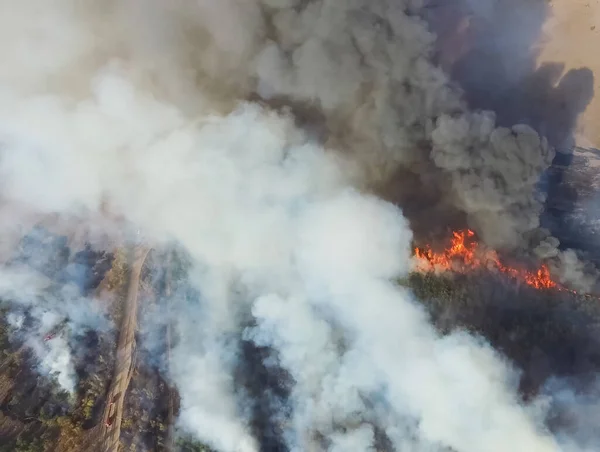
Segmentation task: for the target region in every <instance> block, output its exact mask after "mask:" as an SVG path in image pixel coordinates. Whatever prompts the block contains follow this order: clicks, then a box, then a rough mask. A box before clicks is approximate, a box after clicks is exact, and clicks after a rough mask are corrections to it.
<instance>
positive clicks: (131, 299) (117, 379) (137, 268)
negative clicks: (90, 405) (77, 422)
mask: <svg viewBox="0 0 600 452" xmlns="http://www.w3.org/2000/svg"><path fill="white" fill-rule="evenodd" d="M149 251H150V248H149V247H147V246H137V247H136V248H135V249H134V250H133V253H132V254H133V256H132V258H131V259H132V264H131V275H130V279H129V288H128V291H127V299H126V301H125V306H124V312H123V318H122V321H121V329H120V333H119V342H118V345H117V356H116V359H115V370H114V376H113V379H112V382H111V386H110V389H109V391H108V396H107V399H106V406H105V408H104V414H103V417H102V436H103V438H104V439H103V441H102V443H103V450H104V451H105V452H117V451H118V449H119V438H120V436H121V420H122V418H123V403H124V400H125V393H126V391H127V388H128V386H129V381H130V380H131V373H132V371H133V366H134V357H133V356H134V353H135V347H136V344H135V330H136V324H137V311H138V291H139V285H140V277H141V274H142V267H143V266H144V261H145V260H146V256H147V255H148V252H149Z"/></svg>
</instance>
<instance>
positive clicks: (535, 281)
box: [414, 229, 564, 290]
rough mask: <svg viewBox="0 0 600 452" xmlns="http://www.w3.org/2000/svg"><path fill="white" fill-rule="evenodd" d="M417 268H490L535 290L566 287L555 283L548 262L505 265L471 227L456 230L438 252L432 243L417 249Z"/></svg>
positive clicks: (426, 269)
mask: <svg viewBox="0 0 600 452" xmlns="http://www.w3.org/2000/svg"><path fill="white" fill-rule="evenodd" d="M414 253H415V261H416V270H417V271H420V272H445V271H454V272H459V273H464V272H469V271H473V270H480V269H489V270H492V271H497V272H500V273H502V274H505V275H507V276H509V277H510V278H513V279H515V280H517V281H520V282H524V283H525V284H527V285H529V286H531V287H534V288H536V289H559V290H564V288H563V287H561V286H559V285H558V283H556V282H555V281H554V280H553V279H552V277H551V275H550V270H549V269H548V267H547V266H546V265H541V266H540V267H539V268H538V269H537V270H536V271H530V270H526V269H523V268H516V267H511V266H508V265H505V264H504V263H502V261H501V260H500V258H499V257H498V253H497V252H496V251H494V250H490V249H486V248H485V247H484V246H482V245H480V244H479V243H478V241H477V239H476V237H475V233H474V232H473V231H471V230H470V229H467V230H465V231H454V232H453V233H452V240H451V243H450V246H448V247H447V248H446V249H445V250H443V251H440V252H436V251H434V250H433V248H432V247H431V246H430V245H425V246H424V247H416V248H415V249H414Z"/></svg>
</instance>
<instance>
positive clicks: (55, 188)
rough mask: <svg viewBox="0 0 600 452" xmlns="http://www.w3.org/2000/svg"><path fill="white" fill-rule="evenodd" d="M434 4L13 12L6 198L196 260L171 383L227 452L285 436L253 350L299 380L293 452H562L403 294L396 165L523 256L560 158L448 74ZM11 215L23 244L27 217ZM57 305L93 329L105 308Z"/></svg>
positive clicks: (468, 341)
mask: <svg viewBox="0 0 600 452" xmlns="http://www.w3.org/2000/svg"><path fill="white" fill-rule="evenodd" d="M420 4H421V2H420V1H417V0H415V1H391V0H370V1H367V0H364V1H363V0H344V1H339V0H336V1H335V2H334V1H328V0H322V1H310V2H302V1H292V0H289V1H284V0H279V1H276V0H269V1H266V0H265V1H259V0H255V1H250V2H248V1H241V0H228V1H219V2H213V1H208V0H203V1H197V2H184V1H182V0H175V1H172V2H160V1H150V2H148V1H143V2H142V1H140V0H121V1H106V2H102V3H101V4H99V3H98V2H94V1H92V0H84V1H75V0H55V1H53V2H51V3H48V2H45V1H42V0H22V1H21V2H19V3H18V4H14V3H12V2H8V1H0V55H1V56H2V60H3V65H2V68H0V143H1V146H0V190H1V192H2V196H3V197H4V198H6V199H7V200H9V201H10V202H11V203H13V204H14V203H16V204H17V205H19V206H22V209H23V211H24V212H34V213H35V215H39V216H41V217H45V216H48V215H58V216H60V217H61V218H70V219H73V221H79V222H84V223H85V222H86V221H87V222H88V223H89V219H90V218H93V217H94V216H101V217H102V218H103V221H104V222H105V223H104V224H105V225H106V227H107V230H108V231H109V233H110V234H117V233H116V232H115V231H118V230H119V227H123V226H122V225H123V224H128V225H133V226H134V227H136V228H138V227H139V228H141V229H142V230H143V233H144V236H145V237H146V238H147V240H148V241H149V242H150V243H151V245H153V246H155V247H160V246H163V245H166V244H170V243H173V242H175V243H177V245H178V246H179V247H181V248H183V249H184V250H185V252H186V253H187V255H189V257H190V260H191V262H192V266H191V269H190V272H189V281H190V284H191V285H192V286H193V287H194V288H195V289H196V295H195V296H192V297H190V296H187V295H186V296H181V295H180V296H178V297H175V300H173V304H172V314H171V315H172V317H173V321H174V327H175V328H176V330H177V335H178V340H177V342H176V344H175V347H174V349H173V351H172V354H171V376H172V378H173V381H174V383H175V384H176V386H177V387H178V390H179V392H180V394H181V396H182V409H181V415H180V419H179V422H180V425H181V427H182V428H183V429H185V430H187V431H189V432H191V433H192V434H194V435H195V436H196V437H198V438H199V439H201V440H202V441H205V442H206V443H208V444H209V445H211V446H212V447H214V448H215V449H217V450H219V451H224V452H229V451H231V452H251V451H257V450H260V449H261V447H263V445H261V444H260V443H259V441H258V439H257V438H256V437H255V435H254V434H253V432H252V431H251V428H250V414H249V410H248V406H249V400H248V397H249V395H248V394H245V393H244V391H242V390H241V389H240V388H238V387H237V382H236V380H235V378H234V374H235V369H236V366H237V365H238V364H239V361H240V343H241V341H243V340H245V341H250V342H252V343H253V344H255V345H256V346H257V347H266V348H268V349H269V350H270V354H269V356H268V358H266V359H265V360H264V361H265V362H264V365H265V366H266V367H267V368H268V369H269V368H271V369H273V370H274V371H275V369H277V371H281V372H282V373H283V372H285V373H286V374H288V375H289V381H287V380H286V384H289V385H290V395H289V398H287V399H286V400H282V401H279V403H280V404H281V405H282V406H281V413H278V415H277V416H275V418H274V419H272V420H271V421H272V422H277V423H278V424H279V426H280V428H281V430H282V431H283V440H284V443H285V445H286V447H288V448H289V450H293V451H300V450H331V451H353V450H356V451H370V450H375V448H376V447H377V443H378V441H379V439H378V438H380V437H381V436H382V435H383V436H385V437H386V438H387V440H388V441H389V442H390V443H391V444H392V446H393V448H394V449H395V450H416V451H438V450H439V451H442V450H448V448H450V449H451V450H456V451H460V452H482V451H484V452H486V451H489V452H496V451H498V452H499V451H506V450H514V451H524V452H525V451H527V452H532V451H533V452H538V451H539V452H546V451H558V450H561V449H560V447H561V445H562V442H563V439H562V438H555V437H553V436H552V435H551V434H550V433H549V432H548V431H547V430H546V429H545V428H544V427H543V426H542V420H543V415H544V413H541V412H540V411H541V410H539V409H537V407H536V406H524V405H522V404H521V402H520V401H519V399H518V397H517V395H516V384H515V381H516V377H515V375H516V372H515V371H514V370H513V369H511V367H510V365H509V364H508V363H507V362H506V361H505V360H504V359H503V358H502V357H501V356H499V355H498V354H497V353H496V352H495V351H494V350H492V349H491V348H490V347H489V346H488V345H487V344H485V343H484V342H483V341H481V340H479V339H478V338H474V337H472V336H470V335H468V334H466V333H454V334H451V335H449V336H444V337H442V336H440V335H439V334H438V333H437V332H436V331H435V330H434V328H433V327H432V326H431V325H430V322H429V319H428V317H427V315H426V314H425V312H424V311H423V309H422V308H420V307H419V305H418V304H417V303H416V302H415V301H414V300H413V298H412V295H411V293H410V292H409V291H408V290H405V289H403V288H401V287H398V285H397V284H396V283H395V281H396V279H397V278H398V277H400V276H402V275H405V274H406V273H407V272H408V271H410V268H411V267H410V265H411V259H410V242H411V239H412V237H413V234H412V232H411V230H410V225H409V221H408V220H407V219H406V218H404V216H403V214H402V211H401V210H400V209H399V208H398V207H396V206H394V205H392V204H391V203H389V202H386V201H384V200H382V199H379V198H377V197H376V196H374V195H373V194H372V193H373V192H375V191H377V190H376V189H377V188H378V187H380V186H381V185H384V184H385V182H386V181H388V180H389V179H390V178H391V177H392V176H393V175H394V174H395V172H396V170H397V169H398V168H404V169H407V170H408V171H411V172H414V173H415V174H417V175H418V176H419V177H420V178H422V180H423V181H433V182H432V183H434V184H436V185H437V186H438V188H439V189H440V192H442V193H444V197H445V199H444V202H447V203H449V204H451V205H452V206H454V208H455V209H457V210H458V211H461V212H463V213H464V214H465V215H466V216H467V219H468V223H469V225H471V226H472V227H473V228H475V229H476V230H477V231H478V233H479V234H480V235H481V237H482V238H483V239H484V240H485V241H486V242H488V243H489V244H491V245H494V246H497V247H506V248H514V247H517V246H520V245H522V239H521V236H522V235H523V234H524V233H525V232H529V231H532V230H535V229H536V228H537V227H538V216H539V212H540V210H541V202H540V200H539V199H538V198H537V197H536V190H535V188H536V184H537V182H538V179H539V176H540V174H541V173H542V172H543V171H544V169H545V168H546V167H547V166H548V165H549V163H550V160H551V158H552V151H551V149H550V148H549V147H548V145H547V143H546V141H545V140H544V139H543V138H540V137H539V136H538V135H537V134H536V133H535V132H534V131H533V130H532V129H531V128H529V127H527V126H514V127H512V128H510V129H509V128H496V127H495V120H494V115H493V114H492V113H489V112H488V113H482V112H475V113H473V112H469V111H467V109H466V107H465V105H464V103H463V101H462V99H461V97H460V93H459V92H458V91H457V90H456V89H455V88H454V87H452V85H451V84H450V83H449V82H448V80H447V78H446V76H445V75H444V74H443V72H442V71H441V70H440V69H439V68H437V67H436V66H434V65H433V64H432V63H431V62H430V56H431V55H430V54H431V45H432V43H433V41H434V39H435V37H434V36H433V35H432V34H431V33H430V32H428V31H427V28H426V26H425V25H424V23H423V22H422V21H421V20H420V19H419V18H418V16H417V12H418V11H419V7H420V6H421V5H420ZM15 43H16V44H15ZM422 170H423V171H424V173H423V174H421V173H420V172H421V171H422ZM415 189H418V187H415ZM107 206H108V207H107ZM107 211H110V212H111V214H110V215H108V214H106V212H107ZM12 212H16V213H17V214H15V215H13V216H12V218H11V220H10V221H3V222H0V226H1V227H2V228H7V230H9V231H14V230H15V229H19V228H16V227H15V224H21V223H23V224H25V223H27V218H29V217H28V216H27V215H25V214H23V215H18V213H19V212H18V211H15V210H13V211H12ZM5 271H6V272H8V271H9V270H8V269H7V270H5ZM4 275H5V273H4V271H3V273H0V288H2V290H3V291H4V293H6V294H7V296H8V297H10V298H11V299H12V298H14V299H17V300H27V303H28V305H29V306H33V307H34V308H35V309H37V308H38V306H40V305H41V304H42V302H41V301H39V300H37V299H36V298H35V297H33V295H34V294H35V293H37V292H35V289H34V288H35V287H36V286H35V285H30V284H29V280H28V279H27V278H29V275H23V274H20V273H19V274H18V275H16V276H17V277H16V278H13V277H8V276H6V277H4ZM13 276H14V275H13ZM32 287H33V288H32ZM65 298H66V299H67V300H70V301H69V302H68V303H64V304H62V303H63V301H64V299H65ZM57 299H60V300H61V303H58V304H57V305H56V306H58V305H60V306H61V307H60V310H58V312H59V313H64V314H65V315H68V316H69V318H78V316H79V314H76V313H77V312H79V311H78V309H79V307H80V306H81V305H82V304H84V303H85V300H81V299H75V298H69V295H68V294H64V293H60V294H59V295H58V296H57ZM84 318H85V319H86V320H87V319H88V317H84ZM157 323H158V322H157ZM87 324H88V325H89V324H90V322H88V323H87ZM60 344H62V342H57V346H58V345H60ZM63 345H64V344H63ZM52 356H55V359H53V362H54V363H55V364H56V365H60V366H62V368H65V369H67V370H65V371H64V372H63V373H62V374H61V377H59V379H60V381H61V382H62V384H64V386H72V385H73V380H72V378H71V377H72V372H71V371H70V370H69V365H68V362H67V361H66V360H65V359H64V358H63V355H61V354H59V353H58V352H57V353H56V354H55V355H52ZM55 364H48V366H47V367H49V368H51V369H52V368H53V366H54V365H55ZM43 365H46V364H43ZM274 404H275V403H274ZM275 405H276V404H275Z"/></svg>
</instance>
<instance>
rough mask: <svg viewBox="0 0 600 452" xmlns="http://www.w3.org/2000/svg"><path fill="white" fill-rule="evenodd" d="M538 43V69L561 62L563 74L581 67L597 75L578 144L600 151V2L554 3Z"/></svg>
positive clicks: (559, 0)
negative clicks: (599, 149)
mask: <svg viewBox="0 0 600 452" xmlns="http://www.w3.org/2000/svg"><path fill="white" fill-rule="evenodd" d="M549 4H550V6H551V16H550V17H549V18H548V19H547V20H546V22H545V24H544V27H543V29H542V37H541V39H540V42H539V55H538V58H537V64H538V67H539V66H541V65H542V64H544V63H562V64H564V65H565V68H564V72H563V73H566V72H567V71H569V70H571V69H578V68H582V67H586V68H589V69H590V70H591V71H592V72H593V73H594V97H593V98H592V101H591V102H590V103H589V105H588V106H587V108H586V110H585V111H584V112H583V114H581V115H580V117H579V121H578V123H577V128H576V130H575V138H576V144H577V145H579V146H583V147H596V148H600V0H551V1H550V2H549Z"/></svg>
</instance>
